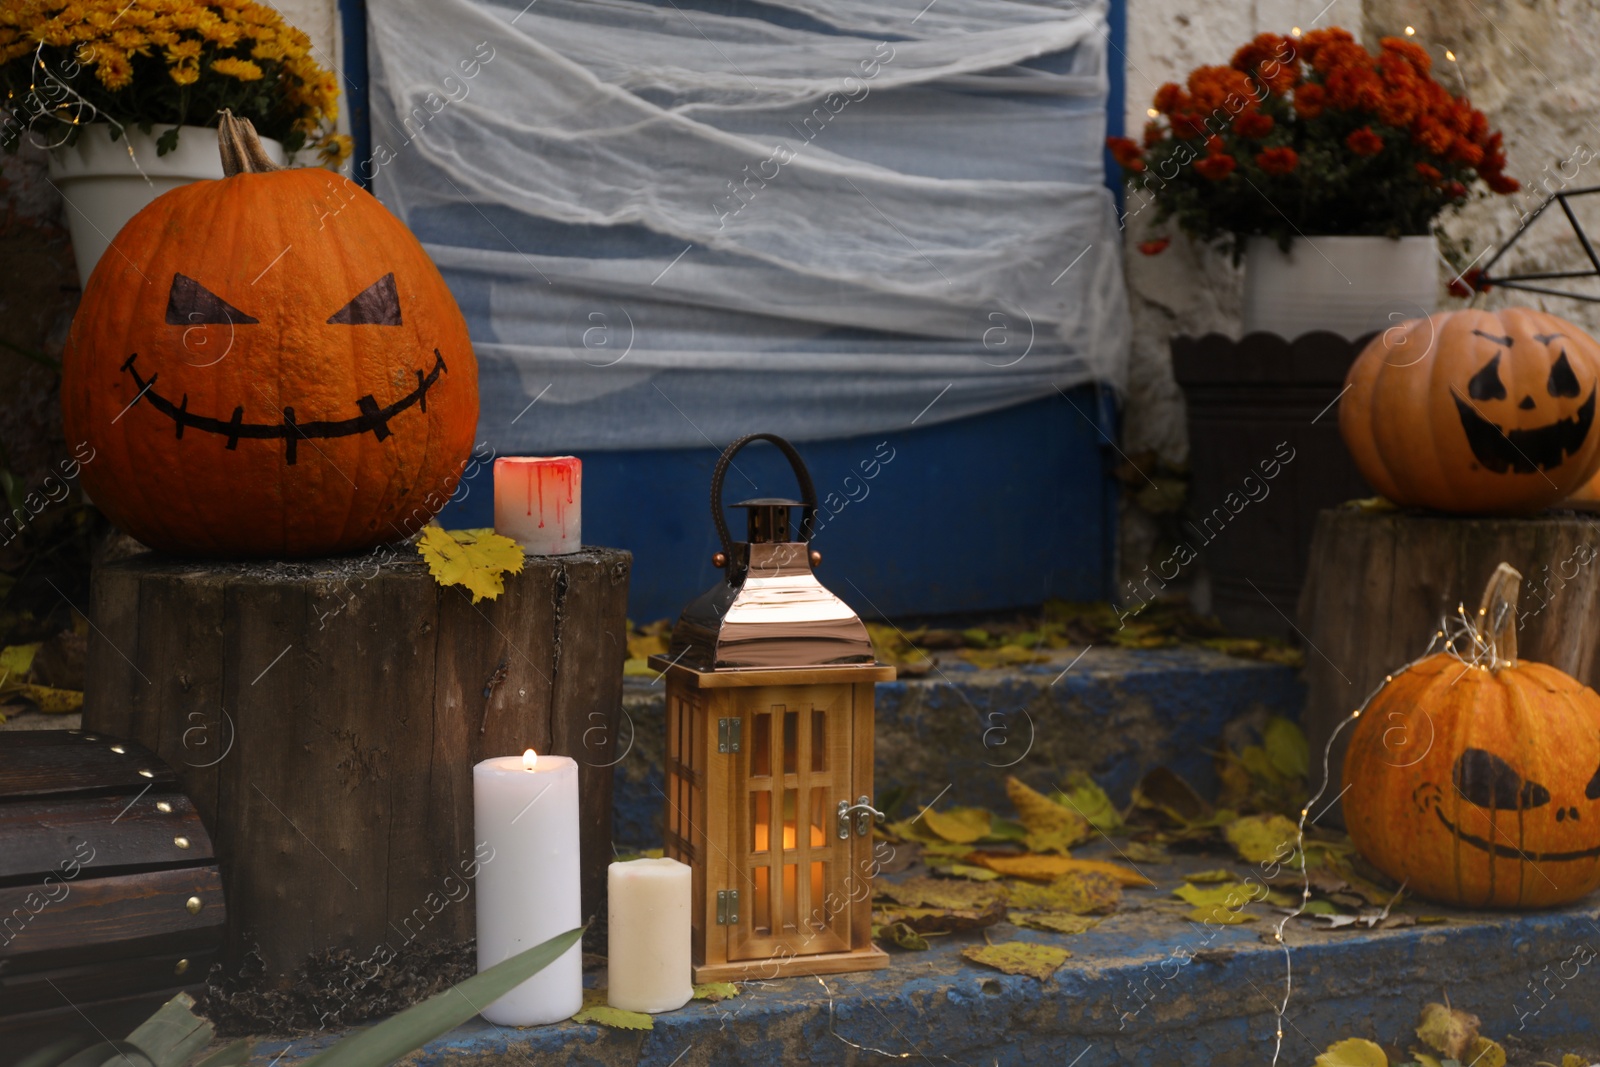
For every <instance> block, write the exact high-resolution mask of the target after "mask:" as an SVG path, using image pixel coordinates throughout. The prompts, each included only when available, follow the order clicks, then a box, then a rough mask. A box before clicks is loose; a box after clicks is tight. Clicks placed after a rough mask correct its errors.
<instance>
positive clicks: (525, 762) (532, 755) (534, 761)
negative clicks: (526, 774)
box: [522, 748, 539, 771]
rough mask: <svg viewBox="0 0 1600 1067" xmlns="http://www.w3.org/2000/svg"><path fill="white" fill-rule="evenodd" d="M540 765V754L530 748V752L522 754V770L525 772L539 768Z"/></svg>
mask: <svg viewBox="0 0 1600 1067" xmlns="http://www.w3.org/2000/svg"><path fill="white" fill-rule="evenodd" d="M538 765H539V753H537V752H535V751H534V750H533V749H531V748H530V749H528V751H526V752H524V753H523V754H522V769H523V770H525V771H531V770H533V769H534V768H535V767H537V766H538Z"/></svg>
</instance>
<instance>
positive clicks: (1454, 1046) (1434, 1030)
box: [1417, 1004, 1481, 1060]
mask: <svg viewBox="0 0 1600 1067" xmlns="http://www.w3.org/2000/svg"><path fill="white" fill-rule="evenodd" d="M1480 1025H1481V1024H1480V1022H1479V1020H1478V1017H1477V1016H1476V1015H1473V1014H1471V1013H1470V1012H1465V1011H1456V1010H1455V1009H1454V1008H1451V1007H1448V1006H1446V1005H1444V1004H1428V1005H1426V1006H1424V1007H1423V1009H1422V1014H1421V1016H1420V1017H1418V1019H1417V1036H1418V1037H1419V1038H1421V1039H1422V1040H1423V1042H1424V1043H1426V1044H1427V1045H1428V1046H1429V1047H1430V1048H1432V1049H1433V1050H1434V1051H1436V1052H1442V1053H1444V1055H1445V1056H1446V1057H1447V1058H1449V1059H1453V1060H1460V1059H1464V1058H1465V1053H1466V1051H1467V1049H1468V1048H1470V1047H1471V1046H1472V1044H1473V1042H1474V1041H1475V1040H1476V1039H1477V1037H1478V1027H1479V1026H1480Z"/></svg>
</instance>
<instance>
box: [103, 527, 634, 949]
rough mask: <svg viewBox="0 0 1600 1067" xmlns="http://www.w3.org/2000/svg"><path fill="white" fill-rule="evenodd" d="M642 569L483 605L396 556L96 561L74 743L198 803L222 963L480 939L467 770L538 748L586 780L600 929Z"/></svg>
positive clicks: (532, 583)
mask: <svg viewBox="0 0 1600 1067" xmlns="http://www.w3.org/2000/svg"><path fill="white" fill-rule="evenodd" d="M631 563H632V557H631V555H630V554H629V553H627V552H622V551H618V550H614V549H600V548H586V549H584V550H583V551H582V552H578V553H574V554H572V555H566V556H547V557H536V556H530V557H529V558H528V560H527V564H526V567H525V569H524V570H523V572H522V573H521V574H518V575H506V579H505V585H506V589H505V592H504V593H503V594H502V595H501V596H500V597H499V598H498V599H496V600H493V601H490V600H484V601H480V602H479V603H477V604H473V603H472V601H471V597H470V595H469V594H467V593H466V592H465V591H464V590H463V589H462V588H461V587H459V586H454V587H440V586H438V585H437V584H436V583H435V582H434V581H433V579H432V578H431V577H430V576H429V574H428V570H427V567H426V566H425V565H424V564H423V563H422V561H421V560H420V559H419V558H418V556H417V555H416V553H415V551H414V550H412V549H410V548H409V547H398V548H396V547H388V548H382V549H379V550H377V551H376V552H374V553H373V554H370V555H366V556H361V557H351V558H344V559H335V560H323V561H308V562H256V563H221V562H209V561H208V562H188V561H174V560H168V559H162V558H158V557H155V556H152V555H143V556H138V557H135V558H133V559H130V560H124V561H121V562H117V563H112V564H108V565H106V566H103V567H101V568H99V569H98V570H97V571H96V573H95V575H94V582H93V594H92V597H93V606H92V609H91V615H92V621H93V623H94V626H93V630H92V637H91V641H90V647H89V659H88V678H87V684H86V692H85V704H84V727H85V729H92V730H101V731H105V732H107V733H114V734H118V735H120V736H124V737H130V738H133V739H135V740H137V741H139V742H141V743H143V744H145V745H147V746H148V747H149V748H150V749H151V750H153V751H154V752H156V753H157V754H158V755H159V756H161V757H162V758H163V759H164V760H166V762H167V763H168V764H169V765H170V766H172V768H173V769H174V770H175V771H176V772H177V774H178V777H179V780H180V781H181V783H182V785H183V788H184V790H185V791H186V792H187V793H188V794H189V795H190V796H191V797H192V798H193V799H194V803H195V806H196V808H197V810H198V811H199V813H200V816H201V818H202V819H203V820H204V822H205V824H206V826H207V827H209V828H210V830H211V836H212V840H213V841H214V843H215V845H216V850H217V855H218V857H219V859H220V861H221V865H222V873H223V879H224V886H225V890H226V892H227V899H228V918H229V925H228V940H227V960H228V963H229V965H230V967H237V966H238V965H239V964H240V963H241V962H242V960H243V958H244V955H245V954H246V953H248V952H250V951H252V950H254V951H256V952H259V954H260V956H261V958H262V960H263V962H264V963H265V967H266V974H267V976H268V977H269V978H273V979H282V978H283V977H284V976H287V975H289V974H291V973H292V972H293V970H294V969H295V967H296V966H297V965H298V964H299V963H300V962H302V961H303V960H304V959H305V958H306V957H307V956H309V955H311V954H313V953H316V952H318V951H320V950H324V949H347V950H349V951H351V952H353V953H355V954H356V956H357V958H358V959H367V958H373V957H376V958H378V959H380V960H381V959H382V958H383V954H384V952H385V947H386V946H387V949H388V951H390V952H394V951H397V950H398V949H399V948H400V947H402V945H404V944H409V943H411V942H419V943H429V942H446V941H460V940H465V939H467V938H470V937H472V936H473V925H474V911H473V901H472V888H473V882H472V879H473V877H474V876H475V874H476V871H477V870H478V869H479V865H480V864H481V863H482V862H484V860H485V856H484V854H483V852H482V851H480V850H478V849H476V848H475V846H474V842H473V840H472V766H473V764H474V763H476V762H477V761H479V760H481V759H484V758H486V757H489V756H502V755H511V754H516V753H520V752H522V751H523V750H524V749H526V748H529V747H532V748H534V749H536V750H538V751H540V752H553V753H558V754H561V755H566V756H571V757H573V758H574V759H576V760H577V761H578V763H579V789H580V797H581V801H580V819H581V823H582V825H581V828H580V829H581V847H582V852H583V904H584V915H585V916H586V917H593V916H596V915H603V914H604V892H605V875H606V864H607V863H608V862H609V861H610V860H611V858H612V855H611V845H610V841H611V833H610V831H611V778H612V771H611V764H612V763H613V761H614V759H615V754H614V750H615V745H616V735H617V721H618V718H619V714H620V708H621V699H622V663H623V660H624V659H625V657H626V648H627V640H626V618H625V616H626V610H627V593H628V574H629V569H630V566H631ZM489 862H492V860H490V861H489ZM535 906H536V904H535Z"/></svg>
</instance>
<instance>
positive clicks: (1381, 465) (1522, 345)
mask: <svg viewBox="0 0 1600 1067" xmlns="http://www.w3.org/2000/svg"><path fill="white" fill-rule="evenodd" d="M1597 382H1600V344H1596V343H1595V341H1594V339H1593V338H1591V337H1590V336H1589V335H1588V334H1587V333H1585V332H1584V331H1583V330H1581V329H1580V328H1578V327H1577V326H1574V325H1573V324H1571V323H1570V322H1566V321H1564V320H1562V319H1558V318H1556V317H1555V316H1554V315H1547V314H1545V313H1544V312H1541V311H1532V310H1529V309H1527V308H1508V309H1505V310H1502V311H1496V312H1489V311H1477V310H1467V311H1454V312H1440V313H1439V314H1437V315H1433V316H1431V317H1430V318H1426V319H1414V320H1412V321H1410V322H1406V323H1403V324H1402V325H1399V326H1396V327H1394V328H1392V329H1389V330H1386V331H1384V332H1383V333H1382V334H1380V335H1379V336H1378V337H1376V338H1374V339H1373V341H1372V343H1371V344H1369V345H1368V346H1367V348H1366V350H1365V351H1363V352H1362V353H1361V355H1360V356H1359V357H1358V358H1357V359H1356V361H1355V363H1354V364H1353V365H1352V366H1351V368H1350V373H1349V376H1348V378H1347V379H1346V383H1345V384H1346V392H1345V394H1344V396H1343V398H1342V399H1341V400H1340V402H1339V430H1340V432H1341V433H1342V434H1343V435H1344V441H1345V445H1346V446H1347V447H1348V448H1349V450H1350V455H1351V456H1352V457H1353V458H1354V459H1355V461H1356V466H1357V468H1359V469H1360V471H1361V474H1362V477H1364V478H1365V479H1366V480H1367V484H1368V485H1370V486H1372V487H1373V488H1374V489H1375V490H1377V491H1378V492H1379V493H1380V494H1382V495H1383V496H1385V497H1388V498H1389V499H1390V500H1392V501H1393V502H1394V503H1396V504H1400V505H1404V506H1412V505H1415V506H1422V507H1429V508H1437V509H1439V510H1441V511H1454V512H1477V513H1497V514H1518V513H1527V512H1532V511H1537V510H1538V509H1540V508H1543V507H1548V506H1549V505H1551V504H1554V503H1556V502H1557V501H1559V500H1561V499H1563V498H1564V497H1566V496H1567V495H1568V494H1569V493H1571V492H1572V491H1573V490H1575V489H1577V488H1578V487H1579V486H1581V485H1583V484H1584V483H1585V482H1587V481H1588V480H1589V479H1590V478H1591V477H1593V476H1594V474H1595V472H1596V469H1597V468H1600V427H1596V426H1595V391H1596V383H1597Z"/></svg>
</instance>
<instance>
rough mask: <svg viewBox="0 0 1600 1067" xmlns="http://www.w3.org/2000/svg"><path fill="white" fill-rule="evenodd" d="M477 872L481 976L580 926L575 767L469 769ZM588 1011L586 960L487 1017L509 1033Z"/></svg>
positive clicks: (569, 963)
mask: <svg viewBox="0 0 1600 1067" xmlns="http://www.w3.org/2000/svg"><path fill="white" fill-rule="evenodd" d="M472 786H473V816H474V818H473V821H474V840H475V841H476V842H477V844H478V846H479V847H480V848H481V847H483V846H484V845H487V846H488V847H489V848H490V849H492V850H493V851H492V852H491V853H490V856H491V858H490V859H489V860H487V861H485V862H484V863H483V865H482V867H481V868H480V869H479V872H478V970H479V971H485V970H488V969H489V968H490V967H493V966H494V965H495V964H497V963H500V962H502V961H504V960H506V959H509V958H510V957H512V956H514V955H516V954H517V953H519V952H524V951H526V950H528V949H530V948H533V947H534V946H535V945H537V944H539V943H540V942H543V941H548V940H549V939H550V938H552V937H554V936H556V935H557V934H560V933H564V932H566V931H567V930H571V929H572V928H573V927H576V926H580V925H582V923H583V907H582V903H581V901H580V899H579V896H578V883H579V878H578V765H577V763H576V762H574V761H573V760H570V759H568V758H567V757H565V756H548V755H547V756H540V755H537V754H536V753H535V752H534V751H533V749H531V748H530V749H528V750H527V751H526V752H524V753H523V754H522V755H521V756H500V757H496V758H494V759H486V760H484V761H483V762H482V763H479V764H478V765H477V766H475V767H473V768H472ZM582 1006H583V955H582V949H581V946H579V945H573V946H572V947H571V948H570V949H568V950H567V951H566V952H565V953H563V954H562V955H561V957H560V958H559V959H557V960H556V961H555V962H554V963H552V964H550V966H548V967H546V968H545V969H544V970H542V971H540V972H539V973H538V974H536V975H534V976H533V977H532V978H530V979H528V980H527V981H526V982H523V983H522V984H521V985H519V986H517V988H515V989H513V990H512V991H511V992H510V993H507V994H506V995H505V996H503V997H501V998H500V999H499V1000H497V1001H495V1002H494V1003H492V1004H489V1005H487V1006H485V1007H484V1008H483V1017H484V1018H485V1019H487V1020H489V1021H490V1022H492V1023H500V1024H502V1025H508V1026H537V1025H539V1024H541V1023H553V1022H560V1021H561V1020H562V1019H567V1018H570V1017H571V1016H572V1015H573V1014H574V1013H576V1012H577V1010H578V1009H579V1008H580V1007H582Z"/></svg>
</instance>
